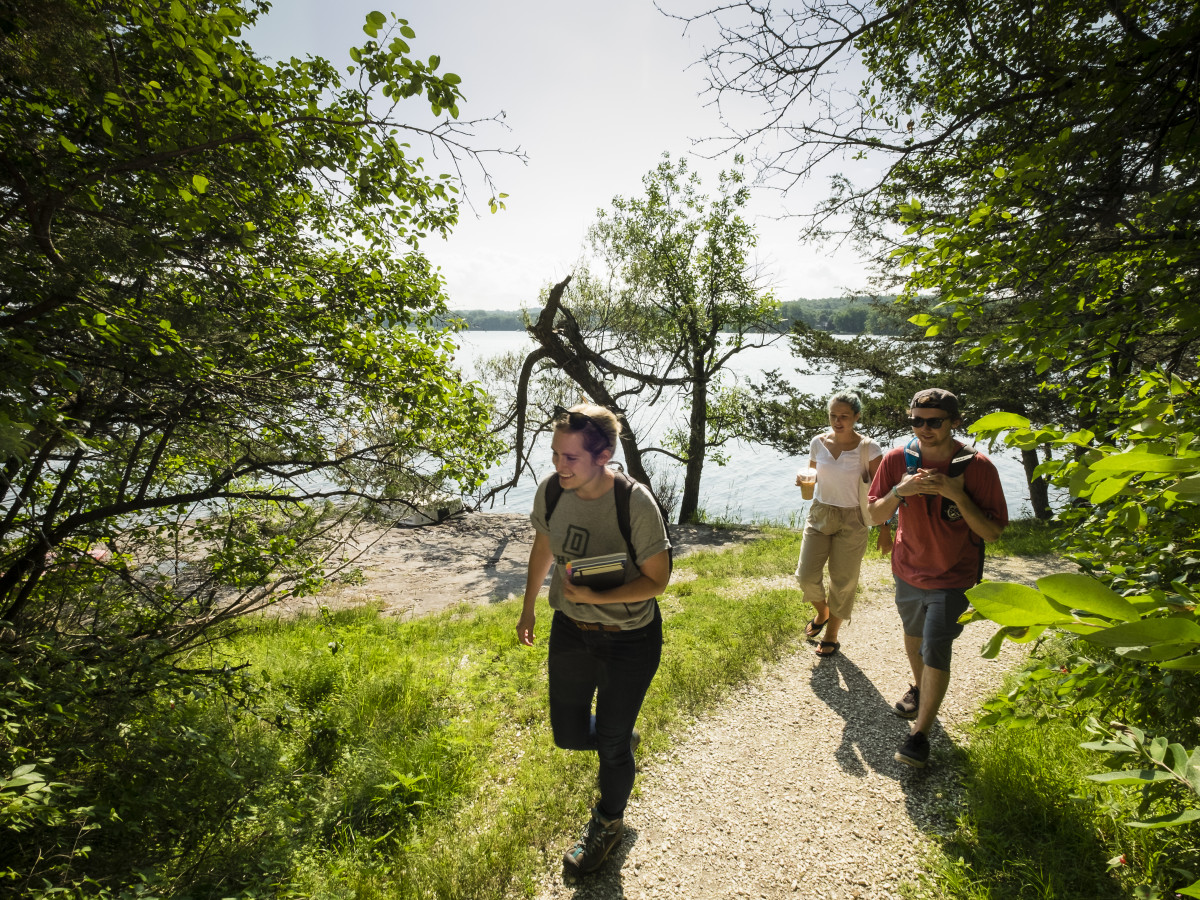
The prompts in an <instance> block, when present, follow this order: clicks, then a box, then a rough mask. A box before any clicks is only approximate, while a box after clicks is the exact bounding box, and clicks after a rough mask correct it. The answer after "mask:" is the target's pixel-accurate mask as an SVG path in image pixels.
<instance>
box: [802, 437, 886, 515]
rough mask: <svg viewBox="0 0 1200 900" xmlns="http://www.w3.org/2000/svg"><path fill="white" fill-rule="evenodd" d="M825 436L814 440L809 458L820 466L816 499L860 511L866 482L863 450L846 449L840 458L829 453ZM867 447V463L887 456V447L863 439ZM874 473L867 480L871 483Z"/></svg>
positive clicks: (814, 496) (856, 448) (818, 468)
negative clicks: (862, 486) (862, 483)
mask: <svg viewBox="0 0 1200 900" xmlns="http://www.w3.org/2000/svg"><path fill="white" fill-rule="evenodd" d="M824 436H825V435H821V434H819V435H817V436H816V437H815V438H813V439H812V446H811V447H810V448H809V451H808V458H809V459H811V460H812V461H813V465H815V466H816V467H817V492H816V493H815V494H813V499H814V500H817V501H819V502H821V503H824V504H826V505H828V506H841V507H844V508H850V509H857V508H858V483H859V482H860V481H862V480H863V465H862V449H861V447H855V448H854V449H853V450H843V451H842V452H841V453H840V454H839V455H838V458H837V459H834V458H833V454H832V453H830V452H829V448H828V447H826V446H825V442H824V441H823V440H821V438H823V437H824ZM862 441H865V442H866V444H867V462H870V461H871V460H873V459H878V458H879V457H881V456H883V448H882V447H880V446H879V445H878V444H877V443H875V441H873V440H871V439H870V438H869V437H864V438H862ZM870 480H871V479H870V473H869V471H868V473H867V481H868V482H870Z"/></svg>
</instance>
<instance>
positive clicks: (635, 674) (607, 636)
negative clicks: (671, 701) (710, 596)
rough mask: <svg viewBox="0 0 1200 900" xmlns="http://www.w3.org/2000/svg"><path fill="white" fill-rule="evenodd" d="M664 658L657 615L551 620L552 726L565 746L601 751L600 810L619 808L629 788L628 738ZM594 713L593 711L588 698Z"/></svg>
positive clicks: (614, 813) (618, 811)
mask: <svg viewBox="0 0 1200 900" xmlns="http://www.w3.org/2000/svg"><path fill="white" fill-rule="evenodd" d="M661 659H662V615H661V614H660V613H659V612H658V610H657V609H655V611H654V621H653V622H651V623H650V624H649V625H646V626H644V627H642V628H638V629H635V630H633V631H585V630H583V629H581V628H578V627H577V626H576V625H575V624H574V623H573V622H572V621H571V620H570V619H569V618H567V616H566V615H564V614H563V613H561V612H558V611H556V612H555V613H554V619H553V621H552V623H551V625H550V650H549V662H548V668H549V673H550V727H551V729H553V731H554V743H555V744H556V745H558V746H559V747H561V748H563V749H564V750H595V751H596V752H597V754H598V755H599V757H600V812H601V814H602V815H604V816H605V817H606V818H610V819H619V818H621V817H622V816H623V815H624V814H625V806H626V804H627V803H628V802H629V794H630V793H631V792H632V791H633V774H634V771H633V751H632V750H630V748H629V740H630V738H631V737H632V736H633V726H634V723H635V722H637V717H638V712H640V711H641V708H642V701H643V700H644V699H645V698H646V691H647V690H649V688H650V682H651V681H652V680H653V679H654V673H655V672H657V671H658V663H659V661H660V660H661ZM593 696H594V697H595V698H596V714H595V715H594V716H593V715H592V698H593Z"/></svg>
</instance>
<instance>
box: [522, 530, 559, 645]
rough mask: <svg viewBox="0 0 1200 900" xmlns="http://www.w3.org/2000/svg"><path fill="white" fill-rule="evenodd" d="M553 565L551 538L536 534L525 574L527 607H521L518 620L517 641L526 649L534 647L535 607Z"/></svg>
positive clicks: (541, 533) (544, 534) (542, 533)
mask: <svg viewBox="0 0 1200 900" xmlns="http://www.w3.org/2000/svg"><path fill="white" fill-rule="evenodd" d="M553 565H554V553H553V552H552V551H551V550H550V536H549V535H547V534H546V533H545V532H542V531H537V532H534V535H533V546H532V547H530V548H529V569H528V571H527V572H526V573H525V605H524V606H522V607H521V618H520V619H518V620H517V640H518V641H519V642H520V643H522V644H524V645H525V646H526V647H532V646H533V626H534V622H535V621H536V620H537V616H536V614H535V611H534V607H535V606H536V604H537V597H538V593H539V592H540V591H541V589H542V585H543V584H544V583H545V581H546V576H547V575H549V574H550V567H551V566H553Z"/></svg>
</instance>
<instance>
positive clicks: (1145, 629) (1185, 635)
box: [968, 593, 1200, 649]
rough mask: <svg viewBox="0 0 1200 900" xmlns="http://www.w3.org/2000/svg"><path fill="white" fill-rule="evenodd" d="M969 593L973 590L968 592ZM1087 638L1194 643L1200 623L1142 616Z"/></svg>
mask: <svg viewBox="0 0 1200 900" xmlns="http://www.w3.org/2000/svg"><path fill="white" fill-rule="evenodd" d="M968 595H969V593H968ZM1084 640H1087V641H1091V642H1092V643H1093V644H1099V645H1100V646H1101V647H1112V648H1114V649H1115V648H1117V647H1152V646H1154V645H1155V644H1171V643H1190V644H1196V645H1200V625H1197V624H1196V623H1195V622H1193V621H1192V620H1191V619H1179V618H1173V617H1170V618H1163V619H1142V620H1141V621H1140V622H1132V623H1130V624H1128V625H1114V626H1113V627H1112V628H1105V629H1104V630H1103V631H1097V632H1096V633H1095V634H1087V635H1084Z"/></svg>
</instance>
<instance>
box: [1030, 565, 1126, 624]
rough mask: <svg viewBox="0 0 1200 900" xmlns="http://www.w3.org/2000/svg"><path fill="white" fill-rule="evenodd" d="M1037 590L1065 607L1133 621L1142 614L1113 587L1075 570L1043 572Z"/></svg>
mask: <svg viewBox="0 0 1200 900" xmlns="http://www.w3.org/2000/svg"><path fill="white" fill-rule="evenodd" d="M1037 586H1038V590H1040V591H1041V592H1042V593H1043V594H1045V595H1046V596H1047V597H1050V598H1051V599H1052V600H1056V601H1057V602H1059V603H1061V604H1062V605H1063V606H1065V607H1067V608H1068V609H1080V610H1083V611H1084V612H1089V613H1095V614H1096V615H1098V616H1105V617H1106V618H1109V619H1119V620H1120V621H1122V622H1136V621H1137V620H1138V619H1140V618H1141V616H1139V615H1138V611H1137V610H1136V609H1134V607H1133V604H1132V603H1130V602H1129V601H1128V600H1126V599H1125V598H1124V597H1122V596H1121V595H1120V594H1118V593H1116V592H1115V591H1114V590H1112V588H1110V587H1108V586H1107V585H1105V584H1103V583H1102V582H1100V581H1097V580H1096V579H1095V578H1091V577H1089V576H1087V575H1079V574H1077V573H1063V574H1059V575H1045V576H1043V577H1041V578H1039V579H1038V580H1037Z"/></svg>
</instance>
